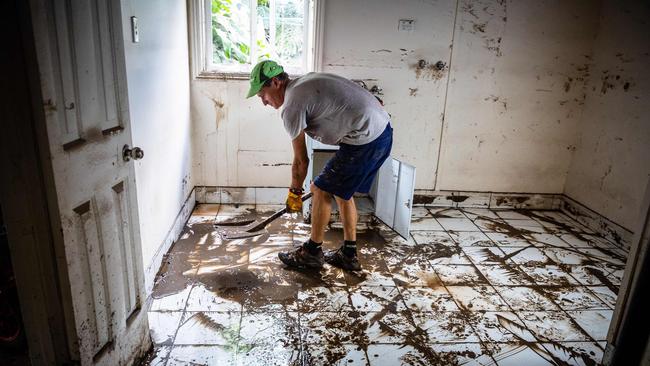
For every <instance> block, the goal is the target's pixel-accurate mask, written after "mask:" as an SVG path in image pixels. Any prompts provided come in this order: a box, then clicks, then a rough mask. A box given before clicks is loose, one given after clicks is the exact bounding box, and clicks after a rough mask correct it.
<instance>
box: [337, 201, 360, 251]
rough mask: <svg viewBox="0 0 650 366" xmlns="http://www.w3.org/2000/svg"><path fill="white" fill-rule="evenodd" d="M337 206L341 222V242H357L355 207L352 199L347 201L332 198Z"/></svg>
mask: <svg viewBox="0 0 650 366" xmlns="http://www.w3.org/2000/svg"><path fill="white" fill-rule="evenodd" d="M334 198H335V199H336V204H337V205H338V206H339V214H340V215H341V221H343V240H346V241H357V220H358V216H357V206H356V205H355V204H354V197H352V198H350V199H349V200H347V201H346V200H344V199H343V198H340V197H337V196H334Z"/></svg>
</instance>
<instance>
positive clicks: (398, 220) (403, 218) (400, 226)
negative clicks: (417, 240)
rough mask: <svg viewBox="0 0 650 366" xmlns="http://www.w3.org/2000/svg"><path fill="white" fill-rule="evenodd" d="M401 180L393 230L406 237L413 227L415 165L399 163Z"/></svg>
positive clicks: (399, 181)
mask: <svg viewBox="0 0 650 366" xmlns="http://www.w3.org/2000/svg"><path fill="white" fill-rule="evenodd" d="M399 166H400V168H399V180H398V183H397V195H396V198H395V220H394V226H393V230H395V231H396V232H397V233H399V234H400V235H401V236H402V237H404V238H405V239H408V237H409V231H410V229H411V214H412V211H413V190H414V188H415V167H413V166H411V165H408V164H406V163H403V162H400V164H399Z"/></svg>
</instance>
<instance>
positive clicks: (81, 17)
mask: <svg viewBox="0 0 650 366" xmlns="http://www.w3.org/2000/svg"><path fill="white" fill-rule="evenodd" d="M31 8H32V18H33V19H32V21H33V26H34V37H35V41H36V48H37V49H36V51H37V58H38V67H39V72H40V78H41V86H42V94H43V108H44V112H45V115H46V121H47V133H48V138H49V144H50V152H51V158H52V164H53V171H54V180H55V186H56V191H57V192H56V194H57V199H58V209H59V214H60V218H61V224H62V229H63V239H64V244H65V255H66V260H67V266H68V268H67V269H68V272H69V279H70V287H71V293H72V303H73V310H74V317H75V319H74V320H75V325H76V332H77V339H76V340H75V339H73V340H72V342H71V344H72V345H73V346H72V347H73V349H72V352H73V354H74V353H77V355H78V357H79V358H80V360H81V363H82V364H83V365H124V364H130V363H132V362H133V360H134V358H135V357H138V356H140V355H141V354H142V353H143V352H145V351H146V350H147V349H148V348H149V345H150V344H151V343H150V339H149V333H148V323H147V318H146V311H141V309H142V306H143V301H144V300H145V293H144V280H143V265H142V254H141V247H140V233H139V226H138V214H137V212H138V211H137V197H136V191H135V180H134V166H133V164H134V163H133V160H130V161H125V159H123V148H124V147H125V146H127V145H128V146H132V145H133V144H132V141H131V130H130V126H129V114H128V105H127V94H126V81H125V65H124V64H125V62H124V41H123V39H124V37H123V34H122V19H121V12H120V2H119V1H97V0H86V1H59V0H31ZM127 152H128V151H127ZM133 155H136V154H133ZM138 157H139V156H138Z"/></svg>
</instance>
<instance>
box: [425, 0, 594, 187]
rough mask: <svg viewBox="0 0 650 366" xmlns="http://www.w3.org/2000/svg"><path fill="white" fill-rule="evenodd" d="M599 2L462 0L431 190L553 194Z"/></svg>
mask: <svg viewBox="0 0 650 366" xmlns="http://www.w3.org/2000/svg"><path fill="white" fill-rule="evenodd" d="M598 12H599V5H598V4H597V3H595V2H594V1H590V0H587V1H576V0H571V1H537V0H530V1H482V2H477V1H472V0H461V1H460V11H459V13H458V19H457V24H456V35H455V37H454V49H453V55H452V71H451V80H450V84H449V91H448V97H447V98H448V99H447V113H446V119H445V123H444V132H443V138H442V150H441V157H440V176H439V177H438V186H437V188H438V189H442V190H479V191H496V192H534V193H560V192H562V190H563V187H564V183H565V179H566V175H567V171H568V168H569V162H570V159H571V150H572V149H573V148H574V147H575V141H576V138H577V134H578V123H579V118H580V114H581V110H582V108H583V107H582V104H583V103H584V99H583V92H584V90H583V89H584V83H585V80H586V77H587V76H588V73H589V71H588V70H589V69H588V68H589V63H590V54H591V48H592V45H593V40H594V37H595V34H596V27H597V21H598Z"/></svg>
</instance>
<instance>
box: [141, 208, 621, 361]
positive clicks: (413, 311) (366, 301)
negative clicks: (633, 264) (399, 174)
mask: <svg viewBox="0 0 650 366" xmlns="http://www.w3.org/2000/svg"><path fill="white" fill-rule="evenodd" d="M276 208H277V207H273V206H269V207H259V206H258V211H261V210H267V212H266V213H264V212H255V211H254V210H253V208H252V206H239V207H236V206H231V205H221V206H219V205H199V206H197V208H196V210H195V212H194V214H193V216H192V217H191V219H190V221H189V223H188V224H187V226H186V228H185V230H184V232H183V234H182V237H181V239H180V240H179V242H177V243H176V244H175V245H174V246H173V248H172V250H171V251H170V253H169V254H168V257H167V258H166V261H165V263H166V264H165V267H164V269H163V271H162V272H161V274H160V275H159V277H158V279H157V283H156V286H155V289H154V293H153V302H152V304H151V308H150V312H149V323H150V326H151V332H152V337H153V340H154V342H155V345H156V348H155V354H154V356H153V359H152V360H151V362H150V364H151V365H187V364H191V365H373V366H374V365H454V364H475V365H501V366H503V365H526V366H536V365H564V364H570V365H574V364H576V365H594V364H597V363H598V362H599V361H600V359H601V357H602V354H603V350H604V347H605V339H606V334H607V329H608V326H609V322H610V319H611V317H612V312H613V308H614V306H615V303H616V294H617V291H618V286H619V285H620V282H621V276H622V273H623V267H624V262H625V258H626V253H625V252H624V251H623V250H621V249H619V248H618V247H616V246H615V245H614V244H612V243H609V242H607V241H606V240H604V239H602V238H601V237H599V236H598V235H595V234H594V233H593V232H591V231H590V230H588V229H586V228H585V227H583V226H581V225H580V224H579V223H577V222H575V221H572V220H571V219H570V218H568V217H567V216H565V215H563V214H562V213H559V212H553V211H491V210H487V209H464V210H460V209H449V208H439V207H417V208H416V209H415V210H414V217H413V224H412V229H413V232H412V237H411V238H410V240H408V241H407V240H403V239H401V238H400V237H398V236H396V235H395V234H394V233H393V232H392V231H390V230H389V229H388V228H387V227H385V226H383V225H382V224H377V225H374V226H371V227H369V228H367V229H366V230H365V231H363V232H361V233H359V238H358V241H359V244H360V260H361V262H362V266H363V268H364V271H363V272H361V273H350V272H344V271H341V270H339V269H336V268H332V267H330V266H326V268H325V269H323V270H322V271H320V272H315V271H297V270H291V269H287V268H285V267H284V266H283V265H282V264H281V263H280V262H279V260H278V259H277V253H278V252H279V251H284V250H289V249H291V248H292V247H293V246H296V245H299V244H300V243H302V242H303V241H304V240H306V239H307V238H308V232H309V227H308V226H307V225H305V224H303V223H302V221H301V220H300V218H299V217H291V216H289V215H285V216H284V217H282V218H281V219H279V220H277V221H276V222H275V223H273V224H272V225H271V226H270V227H269V228H268V231H269V234H266V235H263V236H260V237H256V238H252V239H240V240H232V241H223V240H221V238H220V237H219V236H218V234H217V233H216V232H215V231H214V229H213V222H214V220H215V216H217V220H229V219H233V218H235V217H237V218H241V217H243V216H248V217H257V216H265V215H268V213H269V210H273V209H276ZM341 240H342V233H341V231H340V230H334V229H330V230H329V231H328V234H327V241H326V243H325V245H324V246H325V248H326V249H334V248H336V247H337V246H338V245H339V243H340V242H341Z"/></svg>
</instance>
